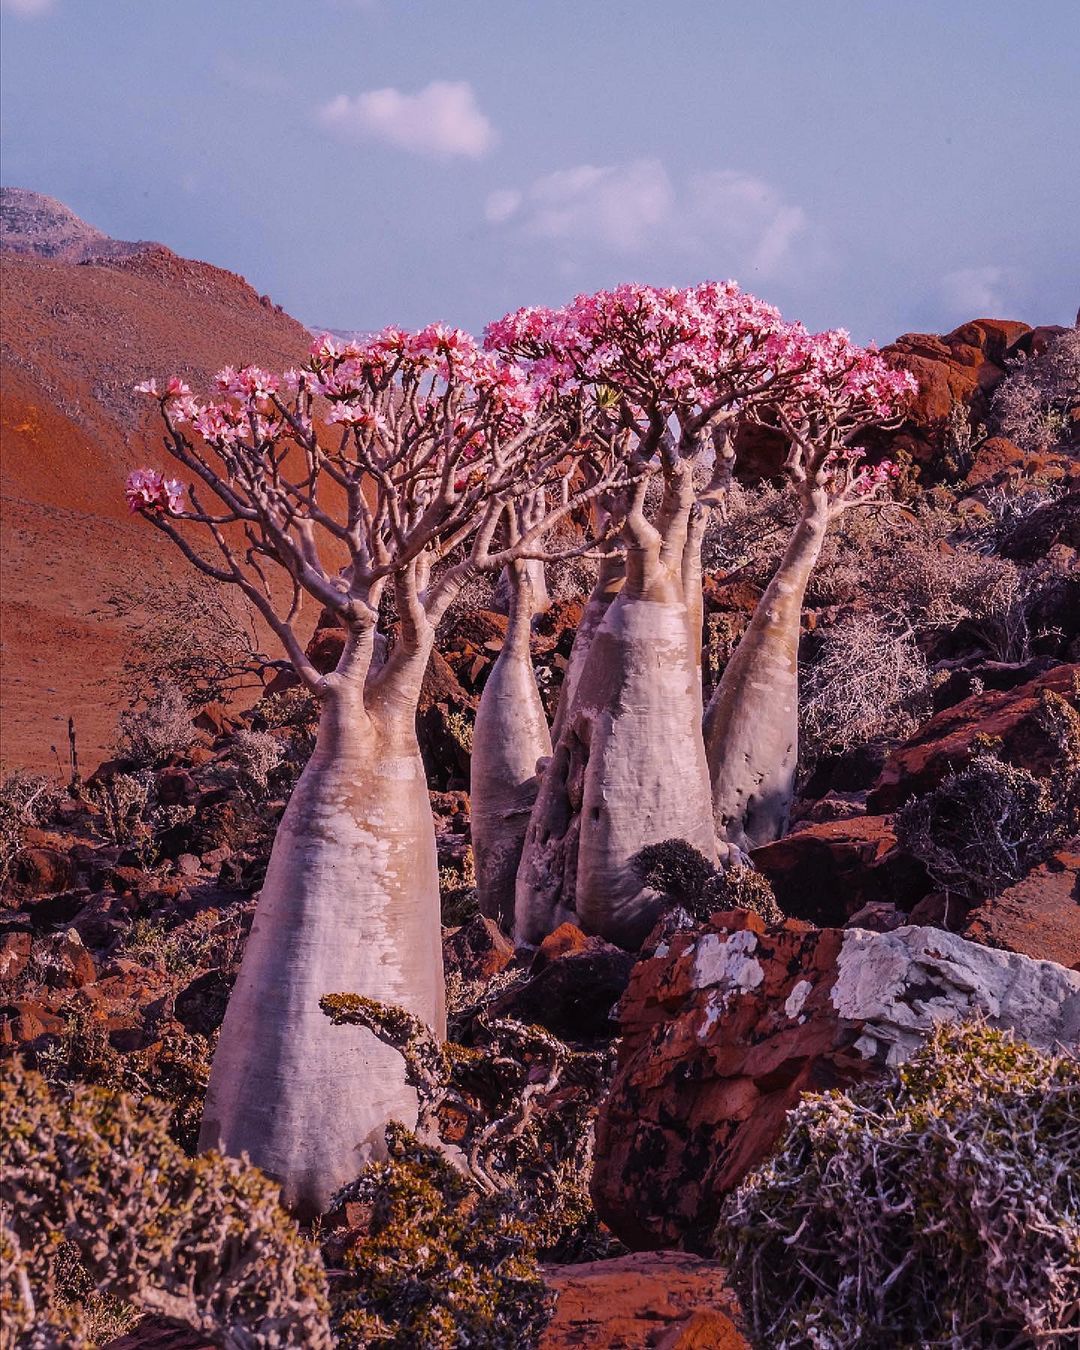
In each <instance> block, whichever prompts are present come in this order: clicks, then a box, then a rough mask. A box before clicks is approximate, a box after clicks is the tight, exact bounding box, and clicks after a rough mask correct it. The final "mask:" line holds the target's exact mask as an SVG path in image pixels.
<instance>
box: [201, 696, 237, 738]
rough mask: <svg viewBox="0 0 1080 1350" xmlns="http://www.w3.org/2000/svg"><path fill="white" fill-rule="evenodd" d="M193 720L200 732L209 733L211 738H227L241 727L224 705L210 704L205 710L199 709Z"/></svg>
mask: <svg viewBox="0 0 1080 1350" xmlns="http://www.w3.org/2000/svg"><path fill="white" fill-rule="evenodd" d="M192 720H193V722H194V724H195V726H196V727H198V729H199V730H200V731H205V732H208V733H209V734H210V735H211V736H226V735H228V734H229V732H231V731H235V730H236V728H237V726H238V725H239V723H238V722H237V720H236V718H235V717H234V716H233V714H232V713H231V712H230V711H229V709H228V708H226V707H225V705H224V704H223V703H208V704H207V705H206V707H205V708H200V709H199V711H198V713H197V714H196V715H195V717H194V718H193V719H192Z"/></svg>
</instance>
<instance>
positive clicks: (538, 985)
mask: <svg viewBox="0 0 1080 1350" xmlns="http://www.w3.org/2000/svg"><path fill="white" fill-rule="evenodd" d="M568 930H569V931H568ZM552 939H555V941H554V942H553V941H552ZM549 944H550V945H549ZM545 949H546V950H545ZM633 965H634V956H633V955H632V953H630V952H624V951H623V950H622V948H621V947H614V946H612V945H611V943H609V942H605V941H604V940H603V939H602V938H598V937H591V936H587V935H586V934H585V933H583V932H582V931H581V930H580V929H578V928H574V926H573V924H563V925H562V926H561V927H560V928H558V929H556V931H555V933H553V934H551V935H550V936H549V937H548V939H547V940H546V942H545V944H544V947H541V949H540V951H539V952H538V953H537V956H536V958H535V959H534V964H533V966H532V973H531V975H530V978H529V979H528V980H527V981H526V982H525V983H524V984H518V985H515V986H514V987H513V988H511V989H509V990H507V992H506V993H505V994H503V995H501V996H500V997H498V998H496V999H494V1000H493V1001H492V1002H491V1003H490V1004H489V1008H490V1011H491V1012H492V1013H493V1014H494V1015H495V1016H498V1017H516V1018H518V1019H519V1020H520V1021H522V1022H538V1023H539V1024H540V1026H542V1027H547V1029H548V1030H549V1031H553V1032H554V1033H555V1035H556V1036H562V1037H564V1038H565V1039H568V1040H575V1041H576V1040H587V1039H591V1038H594V1037H595V1038H600V1039H607V1038H608V1037H610V1036H611V1035H612V1034H613V1033H614V1031H615V1022H614V1019H613V1017H612V1013H613V1011H614V1008H615V1004H616V1003H617V1002H618V1000H619V996H620V995H621V994H622V992H623V990H624V989H625V988H626V982H627V980H628V979H629V978H630V971H631V970H632V969H633Z"/></svg>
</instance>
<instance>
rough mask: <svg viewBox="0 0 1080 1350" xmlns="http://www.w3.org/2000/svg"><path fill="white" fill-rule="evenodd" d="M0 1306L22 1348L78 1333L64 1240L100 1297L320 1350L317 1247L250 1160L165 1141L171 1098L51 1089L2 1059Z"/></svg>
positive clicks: (80, 1337)
mask: <svg viewBox="0 0 1080 1350" xmlns="http://www.w3.org/2000/svg"><path fill="white" fill-rule="evenodd" d="M0 1093H2V1101H3V1121H4V1133H5V1164H6V1165H5V1168H4V1172H3V1177H2V1179H0V1200H2V1205H3V1238H2V1243H3V1259H4V1276H3V1287H2V1305H3V1313H4V1318H5V1325H6V1328H7V1334H8V1335H10V1336H11V1337H12V1338H18V1343H19V1344H20V1345H24V1346H27V1347H32V1350H53V1347H60V1346H67V1345H72V1344H76V1345H85V1344H88V1339H87V1328H86V1325H85V1308H84V1306H83V1305H82V1304H81V1303H79V1302H78V1301H77V1300H76V1301H73V1300H72V1299H71V1297H70V1287H69V1285H68V1284H66V1283H65V1282H64V1281H63V1279H62V1268H61V1267H58V1264H57V1258H58V1256H59V1255H60V1253H61V1250H62V1249H63V1248H65V1246H67V1247H73V1248H74V1249H75V1250H76V1251H77V1253H78V1259H79V1262H80V1263H81V1265H82V1267H83V1268H84V1270H85V1272H86V1276H87V1277H88V1280H89V1282H90V1283H91V1284H92V1285H93V1287H94V1288H96V1289H97V1290H98V1291H99V1292H100V1293H104V1294H107V1295H110V1296H111V1297H113V1298H116V1299H120V1300H124V1301H127V1302H129V1303H131V1304H132V1305H134V1306H135V1307H137V1308H139V1309H140V1310H141V1311H143V1312H146V1313H154V1314H157V1315H159V1316H163V1317H168V1318H173V1319H175V1320H177V1321H179V1322H181V1323H183V1324H186V1325H187V1326H190V1327H192V1328H193V1329H194V1330H196V1331H199V1332H202V1333H203V1334H205V1335H207V1336H209V1337H213V1338H215V1339H216V1340H217V1341H218V1343H219V1344H220V1345H222V1346H224V1347H227V1348H228V1350H262V1347H266V1350H270V1347H280V1346H283V1345H304V1346H311V1347H315V1348H316V1350H321V1348H323V1347H325V1348H326V1350H329V1346H330V1344H331V1341H330V1335H329V1330H328V1327H327V1321H326V1310H327V1300H326V1282H325V1275H324V1272H323V1266H322V1261H321V1259H320V1257H319V1254H318V1252H317V1251H316V1250H315V1249H314V1248H313V1247H312V1246H311V1245H310V1244H309V1243H308V1242H307V1241H306V1240H305V1239H304V1238H303V1237H302V1236H301V1234H300V1232H299V1230H298V1229H297V1227H296V1225H295V1224H294V1223H293V1221H292V1220H291V1219H290V1218H289V1217H288V1215H286V1214H285V1213H284V1211H283V1210H282V1209H281V1207H280V1205H279V1204H278V1193H279V1188H278V1187H277V1186H276V1185H275V1184H274V1183H273V1182H272V1181H270V1179H269V1178H267V1177H265V1176H263V1174H262V1173H261V1172H259V1171H258V1170H257V1169H255V1168H253V1167H251V1166H249V1165H248V1164H247V1163H244V1162H239V1161H237V1160H236V1159H232V1158H224V1157H222V1156H221V1155H220V1154H216V1153H209V1154H204V1155H203V1156H201V1157H199V1158H194V1159H192V1158H187V1157H185V1156H184V1154H183V1153H182V1152H181V1150H180V1149H179V1148H178V1147H177V1145H176V1144H175V1143H174V1142H173V1141H172V1140H171V1139H170V1138H169V1135H168V1131H167V1120H168V1114H169V1111H168V1107H167V1106H166V1105H165V1104H164V1103H160V1102H155V1101H153V1100H152V1099H149V1098H147V1099H145V1100H143V1101H141V1102H138V1103H136V1102H134V1101H133V1100H132V1099H131V1098H129V1097H126V1096H124V1095H123V1094H121V1093H117V1092H114V1091H110V1090H108V1089H105V1088H90V1087H77V1088H75V1089H74V1090H73V1091H72V1092H71V1094H70V1095H69V1096H68V1097H66V1098H64V1099H58V1098H57V1097H54V1096H53V1094H52V1093H51V1091H50V1090H49V1087H48V1085H47V1084H46V1082H45V1080H44V1079H43V1078H42V1077H41V1076H40V1074H37V1073H33V1072H29V1071H27V1070H25V1069H24V1068H23V1067H22V1066H21V1065H20V1064H19V1062H18V1061H14V1062H12V1063H9V1064H8V1066H7V1070H6V1073H5V1076H4V1082H3V1085H2V1088H0Z"/></svg>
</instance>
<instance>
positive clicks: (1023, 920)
mask: <svg viewBox="0 0 1080 1350" xmlns="http://www.w3.org/2000/svg"><path fill="white" fill-rule="evenodd" d="M962 931H963V935H964V937H967V938H971V940H972V941H973V942H983V943H985V944H986V945H987V946H988V947H1001V948H1004V949H1005V950H1006V951H1010V952H1023V953H1024V954H1025V955H1026V956H1034V957H1036V958H1037V959H1038V960H1041V961H1056V962H1057V963H1058V964H1059V965H1062V966H1072V967H1073V969H1074V970H1080V840H1074V841H1073V842H1072V843H1071V844H1069V845H1066V846H1065V847H1064V848H1060V849H1058V850H1057V852H1056V853H1055V854H1054V855H1053V856H1052V857H1050V858H1048V859H1047V861H1046V862H1044V863H1043V864H1041V866H1039V867H1036V868H1035V870H1034V871H1033V872H1029V873H1028V875H1027V876H1026V877H1024V879H1023V880H1022V881H1018V882H1016V884H1015V885H1013V886H1010V887H1009V888H1008V889H1007V890H1004V891H1002V892H1001V894H1000V895H997V896H994V897H993V899H990V900H985V901H983V903H982V904H981V905H978V906H977V907H976V908H975V909H973V910H972V911H971V913H970V914H969V915H968V916H967V921H966V923H965V925H964V928H963V930H962Z"/></svg>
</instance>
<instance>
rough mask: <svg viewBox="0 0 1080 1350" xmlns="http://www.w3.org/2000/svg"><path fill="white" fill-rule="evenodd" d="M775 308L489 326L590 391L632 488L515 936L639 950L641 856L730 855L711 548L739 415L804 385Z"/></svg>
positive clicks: (551, 377)
mask: <svg viewBox="0 0 1080 1350" xmlns="http://www.w3.org/2000/svg"><path fill="white" fill-rule="evenodd" d="M785 332H786V326H785V325H784V323H783V321H782V320H781V318H780V315H779V313H778V312H777V311H776V310H775V309H772V308H771V307H770V306H768V305H764V304H762V303H761V302H760V301H758V300H755V299H754V298H753V297H752V296H749V295H746V294H744V293H743V292H741V291H740V290H739V289H738V287H737V286H735V285H734V284H733V283H724V284H716V283H706V284H704V285H701V286H694V287H690V288H688V289H684V290H674V289H668V290H660V289H657V288H654V287H648V286H622V287H619V288H617V289H616V290H614V291H601V292H598V293H597V294H595V295H587V296H579V297H577V298H576V299H575V300H574V301H573V302H571V303H570V304H569V305H567V306H565V307H563V308H562V309H558V310H545V309H525V310H520V311H518V312H517V313H515V314H511V315H509V316H507V318H505V319H503V320H501V321H500V322H499V323H497V324H494V325H492V326H491V328H489V330H488V333H487V342H488V345H489V346H490V347H493V348H494V349H496V350H498V351H501V352H504V353H507V354H511V355H513V356H515V357H516V358H518V359H520V360H523V361H525V362H527V363H528V365H529V369H530V372H531V375H532V377H533V379H534V380H536V381H538V382H539V383H540V384H541V385H542V386H543V387H545V388H550V389H553V390H568V389H575V390H577V389H585V390H588V391H589V392H590V394H591V397H592V398H593V400H594V402H595V405H596V409H597V418H596V421H595V423H594V428H593V429H594V435H595V436H596V437H597V438H598V439H600V440H604V441H605V443H606V453H607V455H608V456H609V457H610V459H611V460H612V461H613V462H622V463H625V464H626V466H627V476H628V478H629V479H630V482H629V483H628V484H627V486H626V487H624V488H620V489H619V490H618V491H615V492H611V493H608V494H606V495H605V496H604V497H602V498H598V501H599V502H601V503H602V505H603V507H604V512H605V516H606V519H607V522H608V532H609V533H614V535H615V537H617V539H618V546H619V547H618V560H617V561H616V558H615V555H613V554H610V553H609V556H608V557H607V558H606V559H605V561H604V563H603V565H602V568H601V575H600V579H599V581H598V584H597V587H596V588H595V589H594V591H593V594H592V596H591V597H590V600H589V603H588V606H587V608H586V614H585V618H584V621H583V622H582V625H581V627H580V629H579V632H578V635H577V640H576V642H575V647H574V652H573V654H572V656H571V662H570V670H569V672H568V674H569V676H570V678H568V680H567V683H566V687H565V688H564V693H563V699H562V703H561V706H560V709H559V713H558V716H557V719H556V721H557V727H558V733H559V734H558V736H557V738H556V741H555V744H554V747H553V752H552V757H551V760H550V762H549V764H548V765H547V768H546V770H545V773H544V775H543V781H542V783H541V785H540V790H539V793H538V796H537V801H536V805H535V807H534V809H533V813H532V817H531V820H530V823H529V828H528V832H527V836H526V839H525V843H524V849H523V853H522V859H521V864H520V868H519V872H518V879H517V894H516V923H517V933H518V936H519V937H521V938H522V939H524V940H526V941H532V942H536V941H539V940H540V939H541V938H542V937H543V936H544V934H545V933H547V932H549V931H551V929H552V928H553V927H554V926H556V925H557V924H558V923H560V922H562V921H563V920H564V919H570V920H572V921H573V922H575V923H578V924H580V925H581V926H582V927H584V928H586V929H587V930H589V931H591V932H596V933H600V934H602V935H603V936H604V937H606V938H608V939H610V940H612V941H615V942H620V943H623V944H625V945H627V946H635V945H637V944H638V943H640V941H641V940H642V938H643V937H644V936H645V935H646V933H647V932H648V930H649V928H650V927H651V926H652V924H653V922H654V921H655V918H656V916H657V913H658V911H659V907H660V903H661V901H660V897H659V896H658V895H657V894H656V893H655V892H654V891H652V890H651V889H650V888H649V887H648V886H647V885H646V884H645V883H644V881H643V880H642V878H641V876H640V875H639V872H638V869H637V868H636V866H635V863H634V857H635V855H636V854H637V853H638V852H639V851H640V850H641V849H642V847H644V846H645V845H647V844H652V843H659V842H662V841H663V840H666V839H670V838H681V839H685V840H687V841H688V842H689V843H690V844H692V845H693V846H694V847H695V848H697V849H698V850H700V852H701V853H703V854H704V855H705V856H706V857H707V858H710V859H712V860H714V861H715V859H716V857H717V847H716V838H715V834H714V827H713V818H712V802H711V793H710V786H709V778H708V765H707V762H706V757H705V746H704V741H703V738H702V730H701V713H702V697H701V674H700V665H701V659H700V658H701V561H700V559H701V540H702V533H703V529H704V525H705V522H706V520H707V518H708V515H709V512H710V511H711V510H712V509H713V508H714V507H715V506H716V505H717V504H718V503H719V501H720V500H721V499H722V496H723V493H724V491H725V488H726V486H727V484H728V483H729V481H730V476H731V465H732V455H731V451H730V441H729V438H728V435H727V432H728V430H729V429H730V425H731V423H732V421H733V419H734V418H735V417H737V416H746V415H748V413H749V411H750V409H752V408H754V407H756V406H757V405H758V404H760V403H762V402H764V401H766V400H772V401H775V400H776V398H778V397H779V395H780V389H781V386H782V385H783V384H784V383H785V382H787V381H790V380H791V379H792V378H793V374H792V372H790V371H788V370H787V369H786V368H785V367H783V366H782V364H781V363H778V362H777V360H776V359H775V357H776V350H777V344H778V343H779V342H780V341H781V340H782V338H783V335H784V333H785Z"/></svg>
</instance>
